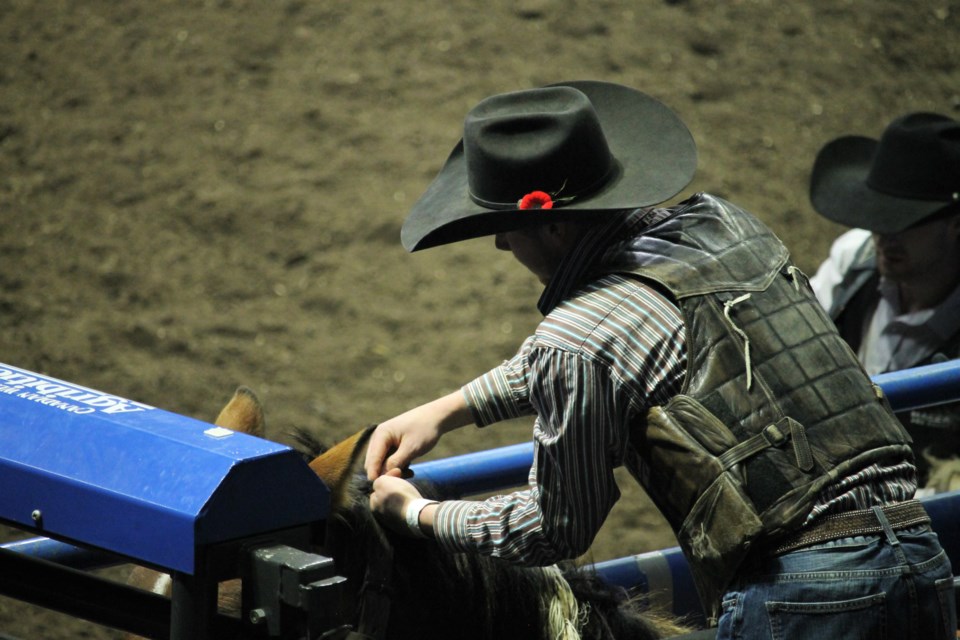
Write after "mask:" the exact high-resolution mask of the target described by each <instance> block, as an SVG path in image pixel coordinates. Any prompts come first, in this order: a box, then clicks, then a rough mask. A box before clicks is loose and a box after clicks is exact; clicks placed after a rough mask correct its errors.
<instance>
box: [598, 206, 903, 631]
mask: <svg viewBox="0 0 960 640" xmlns="http://www.w3.org/2000/svg"><path fill="white" fill-rule="evenodd" d="M617 250H618V251H619V252H620V254H621V255H622V256H623V260H624V262H623V265H622V266H621V268H619V269H617V268H614V269H613V270H617V271H620V272H629V273H632V274H634V275H635V276H637V277H640V278H642V279H644V280H647V281H650V282H652V283H655V284H656V285H659V286H660V287H661V288H662V289H664V290H666V291H667V292H669V293H670V294H671V295H672V296H673V298H674V300H675V301H676V302H677V304H678V306H679V308H680V310H681V312H682V314H683V317H684V321H685V323H686V345H687V360H688V365H687V367H688V368H687V375H686V379H685V381H684V385H683V389H682V392H681V393H680V394H679V395H677V396H674V397H673V398H672V399H671V400H670V401H669V402H668V403H667V404H665V405H663V406H656V407H653V408H651V409H650V410H649V412H648V414H647V416H646V421H645V423H644V424H638V425H636V428H635V430H634V433H633V434H632V436H631V437H632V438H633V441H634V445H635V446H634V450H635V451H637V452H638V453H637V455H638V456H639V458H640V459H638V460H634V461H632V462H633V464H631V465H630V466H631V467H632V468H637V469H640V476H641V477H639V478H638V480H639V481H640V483H641V484H642V485H643V486H644V487H645V489H646V490H647V492H648V493H649V495H650V496H651V499H652V500H653V501H654V502H655V503H656V504H657V506H658V507H659V508H660V510H661V511H662V513H663V514H664V516H665V517H666V519H667V520H668V521H669V523H670V524H671V526H672V527H673V530H674V532H675V533H676V535H677V539H678V541H679V543H680V546H681V548H682V549H683V551H684V553H685V555H686V557H687V560H688V562H689V563H690V567H691V570H692V573H693V576H694V581H695V583H696V586H697V589H698V592H699V595H700V598H701V601H702V602H703V605H704V609H705V611H706V612H707V615H708V618H709V619H710V620H711V621H715V619H716V616H717V613H718V611H719V600H720V597H721V596H722V594H723V592H724V591H725V590H726V588H727V587H728V586H729V584H730V582H731V580H732V579H733V577H734V576H735V574H736V571H737V569H738V567H739V566H740V564H741V563H742V561H743V560H744V558H745V557H746V555H747V554H748V553H749V552H750V550H751V548H752V547H754V546H755V545H757V544H758V543H761V542H766V541H770V540H772V539H774V538H776V537H778V536H780V535H783V534H786V533H789V532H791V531H793V530H795V529H797V528H798V527H799V526H801V525H802V524H803V522H804V519H805V518H806V517H807V515H808V514H809V512H810V510H811V508H812V506H813V504H814V502H815V500H816V498H817V496H818V495H819V494H820V492H821V491H822V490H823V489H824V488H825V487H826V486H827V485H829V484H831V483H833V482H834V481H836V480H837V479H838V478H843V477H845V476H846V475H849V474H851V473H854V472H856V471H858V470H860V469H861V468H863V467H865V466H867V465H869V464H871V463H874V462H889V463H896V462H901V461H902V460H904V459H912V454H911V451H910V447H909V444H908V443H909V436H908V435H907V434H906V432H905V431H904V430H903V428H902V426H901V425H900V423H899V422H898V421H897V419H896V418H895V417H894V415H893V414H892V412H891V411H890V407H889V404H888V403H887V402H886V400H885V399H884V398H883V395H882V392H881V391H880V389H879V387H877V386H875V385H874V384H873V383H872V382H871V380H870V379H869V377H868V376H867V375H866V373H865V372H864V370H863V368H862V367H861V366H860V363H859V362H858V361H857V358H856V356H855V355H854V353H853V352H852V351H851V350H850V348H849V347H848V346H847V344H846V343H845V342H844V341H843V340H842V339H841V338H840V336H839V335H838V334H837V331H836V329H835V327H834V324H833V322H831V320H830V318H829V317H828V316H827V314H826V313H825V312H824V310H823V309H822V308H821V306H820V305H819V303H818V302H817V300H816V298H815V297H814V295H813V293H812V291H811V290H810V287H809V284H808V283H807V280H806V277H805V276H804V275H803V274H802V273H800V272H799V270H797V269H796V268H795V267H793V265H792V264H791V263H790V259H789V254H788V252H787V249H786V247H784V245H783V244H782V243H781V242H780V241H779V239H778V238H777V237H776V236H775V235H774V234H773V233H772V232H771V231H770V230H769V229H768V228H767V227H765V226H764V225H763V224H762V223H760V222H759V221H758V220H757V219H756V218H754V217H753V216H752V215H750V214H749V213H746V212H745V211H743V210H741V209H739V208H737V207H735V206H734V205H732V204H730V203H728V202H725V201H723V200H721V199H719V198H715V197H713V196H709V195H705V194H698V195H696V196H694V197H693V198H691V199H690V200H687V201H686V202H684V203H682V204H681V205H679V206H678V207H677V208H676V209H674V210H672V215H669V216H668V217H666V219H663V220H661V221H659V222H655V223H653V225H652V226H650V227H649V228H648V229H647V230H646V231H645V232H644V233H643V234H642V235H640V236H637V237H635V238H633V239H631V241H630V243H629V245H628V246H626V247H620V248H618V249H617Z"/></svg>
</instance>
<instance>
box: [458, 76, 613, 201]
mask: <svg viewBox="0 0 960 640" xmlns="http://www.w3.org/2000/svg"><path fill="white" fill-rule="evenodd" d="M533 95H535V96H536V99H535V100H533V101H530V98H531V97H532V96H533ZM464 153H465V157H466V164H467V175H468V184H469V190H470V197H471V199H472V200H473V201H474V202H476V203H477V204H479V205H481V206H485V207H488V208H492V209H511V208H516V206H517V202H518V200H519V199H520V198H522V197H523V196H524V195H525V194H527V193H529V192H531V191H545V192H547V193H549V194H551V195H552V196H554V197H557V198H558V199H559V200H558V204H561V203H562V202H563V201H564V199H570V198H573V197H576V196H577V195H580V194H583V193H585V192H587V191H591V190H594V189H596V188H597V186H599V184H602V182H603V181H604V179H605V178H606V177H607V176H609V175H610V174H611V173H612V168H613V166H614V164H615V161H614V158H613V155H612V154H611V152H610V147H609V145H608V144H607V140H606V137H605V136H604V132H603V128H602V126H601V124H600V119H599V117H598V116H597V113H596V111H595V110H594V108H593V105H592V104H591V103H590V100H589V99H588V98H587V97H586V96H585V95H583V94H582V93H581V92H579V91H577V90H575V89H571V88H569V87H559V88H556V89H553V90H544V91H540V92H537V93H536V94H531V92H522V91H521V92H515V93H512V94H505V95H503V96H496V97H495V98H492V99H489V100H487V101H484V102H482V103H481V104H480V105H478V106H477V108H476V109H474V111H473V112H471V113H470V114H468V116H467V119H466V122H465V125H464Z"/></svg>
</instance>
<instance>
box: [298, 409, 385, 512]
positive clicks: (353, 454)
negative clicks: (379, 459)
mask: <svg viewBox="0 0 960 640" xmlns="http://www.w3.org/2000/svg"><path fill="white" fill-rule="evenodd" d="M376 428H377V427H376V425H372V426H369V427H367V428H366V429H364V430H362V431H358V432H357V433H355V434H353V435H352V436H350V437H349V438H347V439H346V440H344V441H342V442H339V443H337V444H336V445H334V446H333V447H331V448H330V449H328V450H327V451H326V452H325V453H323V454H321V455H320V456H318V457H316V458H314V460H313V461H312V462H311V463H310V468H311V469H312V470H313V472H314V473H316V474H317V475H318V476H319V477H320V479H321V480H323V483H324V484H325V485H327V488H328V489H330V494H331V504H332V510H333V511H337V510H338V509H342V508H344V507H345V506H346V502H347V496H348V495H349V493H348V488H349V487H350V481H351V480H352V479H353V476H354V475H356V473H357V468H358V467H359V464H360V457H361V454H363V452H364V451H365V450H366V447H367V442H368V441H369V440H370V436H371V435H372V434H373V430H374V429H376Z"/></svg>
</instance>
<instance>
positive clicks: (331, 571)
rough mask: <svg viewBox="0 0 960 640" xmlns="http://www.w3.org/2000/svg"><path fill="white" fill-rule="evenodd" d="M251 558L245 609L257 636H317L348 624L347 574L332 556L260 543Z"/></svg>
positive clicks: (246, 583)
mask: <svg viewBox="0 0 960 640" xmlns="http://www.w3.org/2000/svg"><path fill="white" fill-rule="evenodd" d="M249 558H250V560H249V568H248V572H247V576H246V577H245V578H244V581H243V584H244V587H243V591H244V595H243V598H244V607H243V615H244V617H245V619H246V621H247V622H248V623H249V624H251V625H254V627H257V629H256V635H257V636H262V635H264V634H263V631H264V630H265V631H266V633H265V636H266V637H269V638H302V637H318V636H320V635H321V634H322V633H326V632H329V631H331V630H337V629H345V628H346V620H347V617H348V612H347V607H346V601H345V589H344V585H345V584H346V581H347V579H346V578H344V577H343V576H339V575H337V573H336V568H335V567H334V563H333V559H331V558H328V557H326V556H322V555H318V554H314V553H308V552H306V551H301V550H300V549H295V548H293V547H288V546H286V545H274V546H270V547H264V548H260V549H255V550H253V551H252V552H251V553H250V554H249Z"/></svg>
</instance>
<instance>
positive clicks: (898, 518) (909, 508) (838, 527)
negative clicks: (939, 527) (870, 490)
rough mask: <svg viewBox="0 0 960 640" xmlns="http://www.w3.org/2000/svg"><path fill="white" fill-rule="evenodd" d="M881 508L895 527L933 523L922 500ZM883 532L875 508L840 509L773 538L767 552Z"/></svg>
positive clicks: (788, 549) (778, 551)
mask: <svg viewBox="0 0 960 640" xmlns="http://www.w3.org/2000/svg"><path fill="white" fill-rule="evenodd" d="M880 510H881V511H883V513H884V515H885V516H886V517H887V520H888V521H889V523H890V527H891V528H892V529H893V530H894V531H899V530H901V529H909V528H910V527H915V526H918V525H922V524H929V523H930V516H929V515H928V514H927V512H926V510H925V509H924V508H923V505H922V504H920V501H919V500H907V501H906V502H897V503H894V504H888V505H884V506H882V507H880ZM882 532H883V525H882V524H881V523H880V521H879V520H878V519H877V514H876V513H874V511H873V509H861V510H859V511H847V512H845V513H836V514H832V515H828V516H823V517H822V518H821V519H820V520H819V521H818V522H816V523H815V524H812V525H810V526H809V527H803V528H802V529H799V530H798V531H795V532H794V533H791V534H788V535H787V536H785V537H783V538H778V539H776V540H774V541H772V542H771V544H770V547H769V548H768V551H767V553H768V554H770V555H780V554H782V553H787V552H789V551H796V550H797V549H802V548H803V547H809V546H810V545H814V544H820V543H821V542H828V541H830V540H837V539H839V538H849V537H851V536H867V535H873V534H877V533H882Z"/></svg>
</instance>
